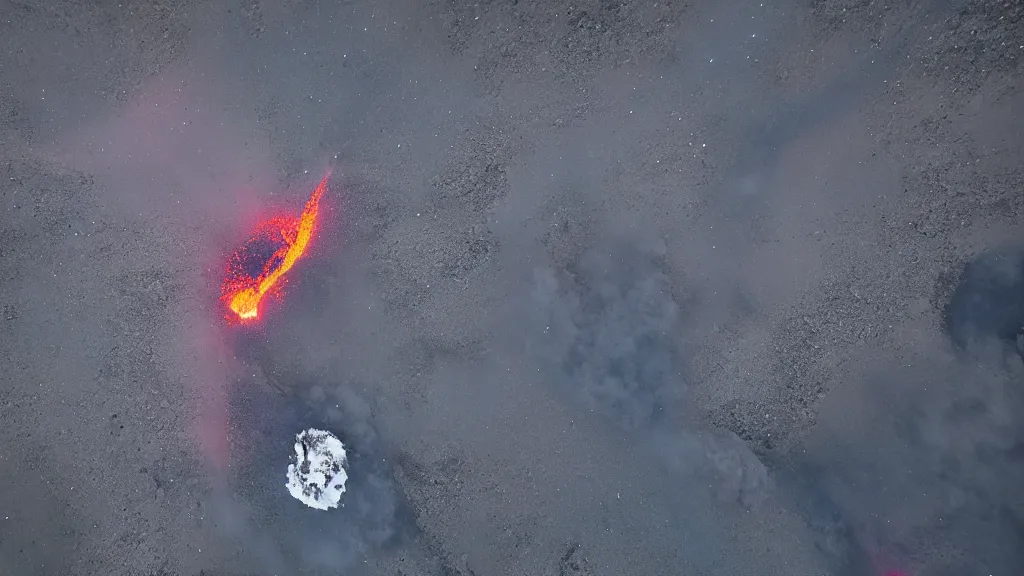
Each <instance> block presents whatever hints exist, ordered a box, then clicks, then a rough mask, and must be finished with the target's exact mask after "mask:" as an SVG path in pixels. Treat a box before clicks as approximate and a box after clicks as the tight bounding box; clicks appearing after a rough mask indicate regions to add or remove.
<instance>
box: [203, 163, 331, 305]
mask: <svg viewBox="0 0 1024 576" xmlns="http://www.w3.org/2000/svg"><path fill="white" fill-rule="evenodd" d="M329 177H330V175H329V174H328V175H327V176H324V179H323V180H321V181H320V184H318V185H317V187H316V189H315V190H313V194H312V195H311V196H310V197H309V200H308V201H307V202H306V207H305V208H304V209H303V210H302V214H300V215H299V216H298V217H294V216H279V217H276V218H271V219H270V220H267V221H265V222H262V223H260V224H259V225H258V226H257V227H256V230H255V231H254V232H253V235H252V237H251V238H250V239H249V241H248V242H246V244H245V246H243V247H242V248H240V249H239V250H237V251H236V252H235V253H234V254H233V255H232V257H231V262H230V263H229V264H228V276H227V278H226V279H225V280H224V285H223V286H222V287H221V299H222V300H223V301H224V303H225V304H226V305H227V307H228V309H230V310H231V311H232V312H233V313H234V314H235V315H236V316H237V317H238V318H239V319H240V320H242V321H248V320H255V319H256V318H257V317H258V316H259V313H260V302H261V301H262V300H263V296H264V295H266V294H267V293H268V292H270V291H272V290H273V289H275V287H279V286H278V284H277V283H278V281H279V280H281V277H282V276H284V275H285V273H286V272H288V270H290V269H291V267H292V266H294V265H295V262H297V261H298V260H299V258H301V257H302V255H303V254H304V253H305V251H306V247H307V246H308V245H309V241H310V239H311V238H312V237H313V227H314V225H315V224H316V217H317V212H318V211H319V209H320V197H321V196H323V194H324V192H325V191H326V190H327V179H328V178H329Z"/></svg>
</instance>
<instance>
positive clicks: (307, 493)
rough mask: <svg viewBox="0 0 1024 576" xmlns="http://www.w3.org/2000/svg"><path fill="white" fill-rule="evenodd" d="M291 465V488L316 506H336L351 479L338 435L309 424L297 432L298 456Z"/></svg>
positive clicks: (289, 477) (289, 468) (295, 493)
mask: <svg viewBox="0 0 1024 576" xmlns="http://www.w3.org/2000/svg"><path fill="white" fill-rule="evenodd" d="M291 461H292V463H291V464H289V465H288V484H286V486H287V487H288V492H289V493H291V495H292V496H293V497H295V498H296V499H297V500H299V501H300V502H302V503H303V504H305V505H306V506H309V507H311V508H316V509H317V510H329V509H331V508H336V507H337V506H338V503H339V502H340V501H341V495H342V494H344V493H345V482H347V481H348V472H346V471H345V466H346V465H347V464H348V455H347V454H346V453H345V445H344V444H342V443H341V440H338V437H337V436H335V435H334V434H331V433H330V432H327V431H324V430H317V429H316V428H310V429H309V430H304V431H302V432H299V433H298V434H296V435H295V456H293V457H292V458H291Z"/></svg>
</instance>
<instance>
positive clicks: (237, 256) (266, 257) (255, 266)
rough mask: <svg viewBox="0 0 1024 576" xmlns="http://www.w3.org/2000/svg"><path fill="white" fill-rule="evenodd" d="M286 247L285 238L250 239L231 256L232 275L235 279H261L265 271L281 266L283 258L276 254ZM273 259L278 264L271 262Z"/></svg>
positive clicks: (259, 237)
mask: <svg viewBox="0 0 1024 576" xmlns="http://www.w3.org/2000/svg"><path fill="white" fill-rule="evenodd" d="M284 246H285V242H284V238H281V237H280V236H277V237H276V238H275V237H274V236H271V235H270V234H267V233H262V234H259V235H258V236H254V237H253V238H251V239H249V241H248V242H246V243H245V245H244V246H242V248H241V249H240V250H238V251H237V252H235V253H234V254H232V255H231V264H230V267H231V273H232V275H233V276H235V277H242V276H244V277H247V278H259V276H260V275H261V274H263V271H264V270H268V269H273V268H275V267H277V266H278V265H280V260H282V259H283V257H282V256H275V253H276V252H277V251H278V250H280V249H281V248H283V247H284ZM272 259H276V260H278V262H271V260H272ZM268 264H269V266H268Z"/></svg>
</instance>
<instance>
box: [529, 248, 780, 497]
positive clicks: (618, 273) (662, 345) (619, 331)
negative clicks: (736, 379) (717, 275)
mask: <svg viewBox="0 0 1024 576" xmlns="http://www.w3.org/2000/svg"><path fill="white" fill-rule="evenodd" d="M664 266H665V260H664V247H663V245H662V246H659V247H657V248H654V249H647V250H644V249H643V248H641V247H639V246H636V245H631V244H629V243H622V244H612V245H611V247H610V248H605V249H596V248H595V249H589V250H587V251H586V252H584V253H583V254H582V255H581V256H580V257H579V259H578V260H577V261H575V262H572V263H571V264H570V265H569V266H567V267H566V269H563V270H557V271H556V270H552V269H543V270H541V271H539V272H538V274H537V282H536V287H535V290H534V298H535V301H536V303H537V305H538V308H539V310H540V312H541V314H542V316H541V318H540V319H541V320H542V322H543V328H542V331H543V334H544V336H543V337H542V339H541V341H540V342H539V344H540V346H539V349H541V350H544V351H545V352H546V354H548V356H547V357H546V358H543V359H542V360H544V361H547V362H550V363H551V366H552V370H551V371H550V374H549V377H550V378H551V380H552V381H553V382H554V383H555V384H556V385H557V386H558V387H559V388H561V390H562V391H563V393H565V395H566V396H567V397H569V398H572V399H574V400H576V401H577V402H579V403H581V404H582V405H583V406H584V407H586V408H587V409H589V410H592V411H597V412H598V413H600V414H601V415H602V416H604V417H605V418H607V419H609V420H610V421H611V422H612V423H613V424H614V425H615V426H617V427H620V428H622V429H624V430H626V431H627V432H629V433H630V434H631V435H633V436H634V440H635V441H636V442H638V444H639V445H641V446H643V447H644V448H645V449H647V450H650V451H652V453H653V454H655V455H656V456H657V457H658V458H660V459H661V460H662V461H663V463H664V464H665V466H666V468H667V470H669V471H670V472H671V473H673V474H678V475H680V476H681V477H684V478H693V477H695V476H694V475H703V476H696V477H703V479H704V480H705V481H707V482H708V483H709V484H710V485H711V486H713V492H716V493H717V494H718V495H719V496H720V497H722V498H723V499H724V500H729V499H731V500H739V501H740V502H741V503H742V504H743V505H745V506H750V505H753V504H755V503H757V502H758V501H760V500H762V499H764V497H765V496H766V494H765V490H766V488H767V484H768V476H767V471H766V469H765V467H764V466H763V465H762V464H761V462H760V461H758V459H757V457H756V456H755V455H754V454H753V453H752V452H751V451H750V449H749V448H748V447H747V446H745V445H744V443H743V442H742V441H741V440H740V439H739V438H737V437H736V436H735V434H733V433H731V432H729V431H728V430H721V429H717V430H716V429H712V428H709V427H707V426H705V425H704V424H703V423H702V422H701V421H700V420H699V419H697V420H696V421H695V420H694V415H695V414H696V412H695V411H694V410H693V407H692V406H690V405H688V404H687V402H688V400H689V398H688V396H687V385H686V380H687V369H686V366H685V362H684V360H683V359H684V358H685V353H686V351H685V350H684V349H682V344H681V336H682V327H681V325H680V324H681V319H682V317H683V315H684V312H683V311H682V310H681V309H680V306H679V305H678V304H677V303H676V300H675V298H674V297H673V294H672V289H673V286H672V284H671V283H670V282H669V279H668V276H667V275H666V274H665V272H664V271H663V267H664ZM540 327H541V325H540V324H538V325H537V328H540Z"/></svg>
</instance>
